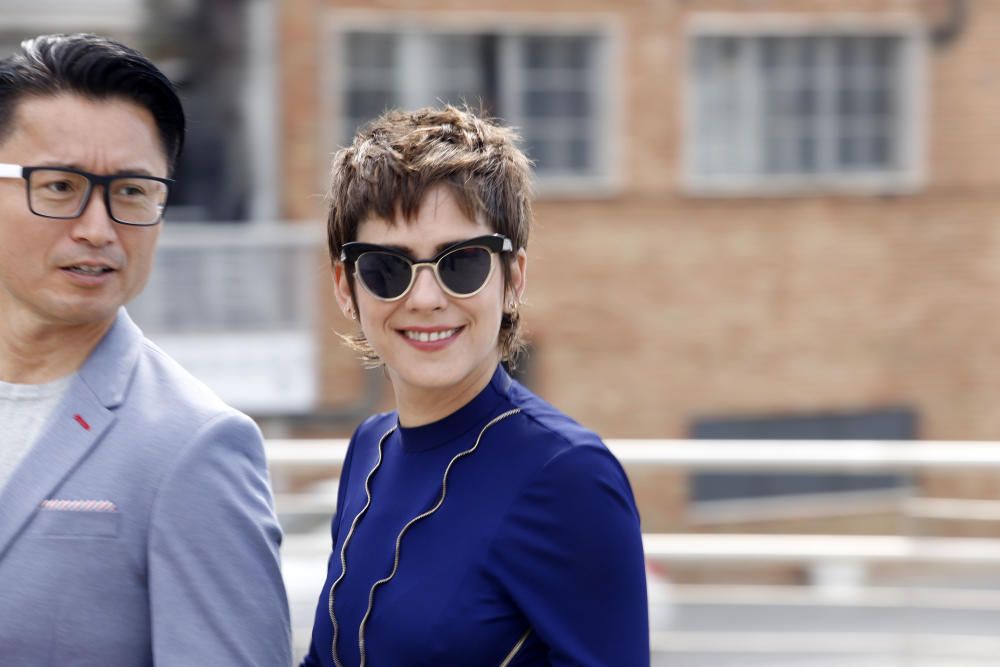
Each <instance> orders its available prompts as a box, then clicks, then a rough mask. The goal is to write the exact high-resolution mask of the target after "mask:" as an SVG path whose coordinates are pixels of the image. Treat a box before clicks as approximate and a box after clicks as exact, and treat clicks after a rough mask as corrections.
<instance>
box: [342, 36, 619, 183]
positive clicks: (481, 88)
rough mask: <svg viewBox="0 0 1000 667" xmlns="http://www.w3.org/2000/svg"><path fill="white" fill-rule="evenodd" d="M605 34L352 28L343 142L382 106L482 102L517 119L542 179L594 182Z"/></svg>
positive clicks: (600, 171) (599, 154) (602, 150)
mask: <svg viewBox="0 0 1000 667" xmlns="http://www.w3.org/2000/svg"><path fill="white" fill-rule="evenodd" d="M607 41H608V40H607V39H606V38H605V37H604V36H602V35H601V34H599V33H597V32H593V31H578V32H559V33H540V32H526V31H492V32H491V31H482V32H437V31H433V32H432V31H420V30H416V31H414V30H399V31H396V30H381V31H378V30H353V31H348V32H346V33H344V35H343V39H342V44H343V52H342V54H341V58H340V59H339V60H338V62H342V63H343V64H344V73H343V77H342V81H343V85H342V88H341V99H342V107H341V108H342V109H343V110H344V113H343V115H344V124H343V127H342V132H341V134H340V136H339V143H346V142H348V141H350V139H351V137H353V135H354V133H355V131H356V130H357V129H358V128H359V127H360V126H361V125H363V124H364V123H366V122H367V121H369V120H371V119H372V118H374V117H375V116H377V115H378V114H380V113H382V111H384V110H385V109H387V108H393V107H399V108H404V109H409V108H415V107H420V106H428V105H438V104H441V103H443V102H448V103H452V104H461V103H463V102H465V103H468V104H469V106H470V107H472V108H473V109H478V108H479V106H480V104H482V106H483V107H484V108H485V109H486V111H487V113H489V114H491V115H493V116H496V117H498V118H500V119H501V120H502V121H503V122H504V123H506V124H509V125H513V126H514V127H516V128H517V130H518V132H519V133H520V135H521V137H522V138H523V140H524V145H523V148H524V149H525V152H526V153H527V154H528V156H529V157H530V158H531V159H532V160H534V161H535V167H536V174H537V176H538V181H539V186H540V188H541V189H546V188H553V187H555V188H559V187H561V186H567V187H569V188H574V187H577V188H581V189H583V188H589V187H591V186H593V185H595V184H600V183H602V182H604V181H605V180H606V178H607V175H608V169H609V166H608V162H609V160H608V155H607V150H608V149H607V145H606V144H607V139H606V137H607V134H608V132H607V112H606V109H605V108H604V102H603V100H604V98H606V97H607V96H606V95H602V92H603V91H604V90H605V89H606V87H607V86H606V85H605V81H604V77H605V74H604V70H605V65H606V56H607V53H606V50H607V48H608V47H607Z"/></svg>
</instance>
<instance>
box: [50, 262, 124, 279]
mask: <svg viewBox="0 0 1000 667" xmlns="http://www.w3.org/2000/svg"><path fill="white" fill-rule="evenodd" d="M61 268H62V270H63V271H69V272H70V273H76V274H79V275H81V276H102V275H104V274H105V273H111V272H112V271H115V270H116V269H114V268H113V267H111V266H108V265H107V264H68V265H66V266H63V267H61Z"/></svg>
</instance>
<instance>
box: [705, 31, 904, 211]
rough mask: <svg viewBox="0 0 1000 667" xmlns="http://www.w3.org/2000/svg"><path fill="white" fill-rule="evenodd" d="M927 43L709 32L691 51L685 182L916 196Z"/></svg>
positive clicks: (856, 35)
mask: <svg viewBox="0 0 1000 667" xmlns="http://www.w3.org/2000/svg"><path fill="white" fill-rule="evenodd" d="M917 42H918V39H917V38H916V36H915V35H912V34H910V33H907V32H905V31H902V30H895V31H893V30H889V29H886V30H884V31H866V32H843V33H837V32H829V31H823V32H820V31H813V32H809V31H804V32H803V31H790V30H787V29H786V30H784V31H778V30H772V31H762V32H761V31H758V32H754V33H753V34H739V33H735V34H734V33H733V32H731V31H729V32H726V31H716V30H713V31H703V32H701V33H700V34H699V33H696V34H695V35H694V36H693V38H692V40H691V42H690V53H689V56H690V57H689V67H690V70H689V73H690V83H691V89H690V90H689V105H690V106H689V120H690V124H689V132H688V135H687V140H688V143H689V145H688V146H687V149H688V151H687V155H686V158H687V175H688V179H689V183H690V185H691V186H693V188H694V189H695V190H697V189H706V190H709V191H719V190H725V189H733V190H737V191H747V190H749V191H753V192H767V191H778V192H785V191H788V190H794V189H800V190H802V189H805V190H809V189H816V188H820V189H822V188H830V187H834V188H836V187H841V186H844V187H847V188H865V187H868V188H875V189H878V190H884V189H890V190H893V189H905V188H908V187H910V188H912V187H913V185H914V184H915V180H916V177H917V174H918V167H919V165H918V160H917V155H918V151H917V145H918V143H919V141H918V136H919V133H918V132H917V127H918V120H919V114H920V112H921V109H920V106H919V104H918V103H917V102H918V100H919V96H918V95H917V92H918V90H917V88H918V86H917V85H916V83H915V81H917V80H918V79H917V78H916V77H915V74H916V73H917V70H916V67H917V63H918V62H919V58H917V57H915V49H916V46H917Z"/></svg>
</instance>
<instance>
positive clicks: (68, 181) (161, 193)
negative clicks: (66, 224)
mask: <svg viewBox="0 0 1000 667" xmlns="http://www.w3.org/2000/svg"><path fill="white" fill-rule="evenodd" d="M107 187H108V193H107V199H106V201H107V202H108V203H109V205H110V211H109V213H110V214H111V217H112V218H114V219H115V220H118V221H119V222H124V223H128V224H135V225H148V224H152V223H155V222H157V221H158V220H159V219H160V215H161V214H162V211H163V207H164V205H165V204H166V202H167V185H166V183H162V182H160V181H157V180H154V179H152V178H143V177H141V176H127V177H122V178H115V179H112V180H111V181H110V182H109V183H108V186H107ZM90 190H91V184H90V181H89V180H88V179H87V177H86V176H84V175H82V174H77V173H74V172H71V171H62V170H61V169H36V170H35V171H32V172H31V175H30V176H29V178H28V197H29V199H28V203H29V205H30V206H31V209H32V210H33V211H34V212H35V213H37V214H38V215H45V216H50V217H53V218H75V217H77V216H78V215H80V214H81V213H83V208H84V207H85V206H86V204H87V201H88V194H89V192H90Z"/></svg>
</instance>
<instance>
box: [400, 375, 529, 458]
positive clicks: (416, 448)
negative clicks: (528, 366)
mask: <svg viewBox="0 0 1000 667" xmlns="http://www.w3.org/2000/svg"><path fill="white" fill-rule="evenodd" d="M511 382H512V380H511V378H510V376H509V375H507V371H505V370H504V369H503V366H501V365H500V364H497V368H496V370H495V371H493V377H492V378H490V381H489V383H488V384H487V385H486V386H485V387H483V389H482V391H480V392H479V393H478V394H476V396H475V398H473V399H472V400H471V401H469V402H468V403H466V404H465V405H463V406H462V407H460V408H459V409H458V410H456V411H455V412H452V413H451V414H450V415H448V416H447V417H443V418H442V419H439V420H437V421H436V422H431V423H430V424H424V425H422V426H412V427H405V426H399V428H398V432H399V439H400V441H401V442H402V445H403V449H405V450H407V451H411V452H420V451H426V450H428V449H434V448H435V447H440V446H442V445H445V444H448V443H449V442H452V441H453V440H455V439H457V438H460V437H461V436H463V435H465V434H466V433H468V432H469V431H472V430H473V429H479V428H482V426H483V425H484V424H485V423H486V422H487V421H489V418H490V417H491V416H492V415H493V413H494V412H496V407H497V406H498V405H499V404H500V403H501V402H502V401H504V400H506V399H507V393H508V391H509V390H510V385H511ZM396 423H397V425H398V424H399V417H398V416H397V417H396Z"/></svg>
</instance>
